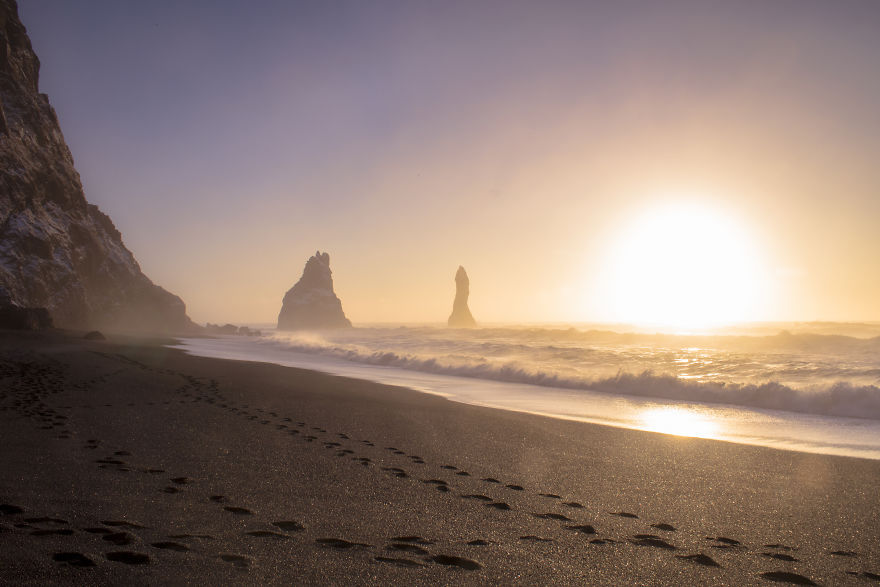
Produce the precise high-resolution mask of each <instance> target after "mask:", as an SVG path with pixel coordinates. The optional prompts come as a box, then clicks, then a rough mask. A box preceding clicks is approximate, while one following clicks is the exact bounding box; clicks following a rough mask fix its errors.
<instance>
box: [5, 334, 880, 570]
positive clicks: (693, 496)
mask: <svg viewBox="0 0 880 587" xmlns="http://www.w3.org/2000/svg"><path fill="white" fill-rule="evenodd" d="M161 342H162V341H159V340H142V339H133V338H123V337H113V336H111V337H110V340H108V341H85V340H82V339H81V334H73V333H63V332H57V333H50V334H45V333H12V332H6V333H2V334H0V442H2V448H0V470H2V475H0V504H2V505H0V545H2V548H0V582H2V583H4V584H46V583H64V584H72V583H78V584H117V585H119V584H125V585H133V584H178V583H180V584H182V583H193V582H200V583H205V584H212V585H216V584H230V583H240V584H264V583H279V584H402V585H412V584H432V585H433V584H566V585H571V584H602V585H636V584H644V585H681V584H685V585H695V584H730V585H748V584H767V583H772V582H779V583H782V584H785V583H788V584H812V583H816V584H829V585H832V584H833V585H841V584H852V585H864V584H872V583H874V582H877V581H880V494H878V490H877V487H878V485H880V462H877V461H870V460H860V459H852V458H843V457H830V456H821V455H812V454H804V453H796V452H787V451H781V450H772V449H765V448H757V447H749V446H742V445H734V444H728V443H723V442H716V441H709V440H699V439H689V438H679V437H673V436H665V435H660V434H652V433H646V432H638V431H630V430H621V429H614V428H607V427H602V426H595V425H590V424H583V423H577V422H567V421H560V420H553V419H549V418H542V417H537V416H531V415H527V414H518V413H512V412H504V411H500V410H492V409H485V408H479V407H473V406H466V405H462V404H456V403H453V402H450V401H447V400H444V399H442V398H439V397H433V396H429V395H425V394H421V393H417V392H413V391H410V390H405V389H399V388H393V387H388V386H382V385H378V384H373V383H369V382H364V381H357V380H352V379H346V378H341V377H332V376H327V375H323V374H319V373H314V372H309V371H303V370H297V369H290V368H284V367H277V366H273V365H264V364H255V363H243V362H231V361H222V360H215V359H205V358H198V357H191V356H187V355H185V354H184V353H182V352H179V351H176V350H170V349H167V348H165V347H163V346H162V345H161Z"/></svg>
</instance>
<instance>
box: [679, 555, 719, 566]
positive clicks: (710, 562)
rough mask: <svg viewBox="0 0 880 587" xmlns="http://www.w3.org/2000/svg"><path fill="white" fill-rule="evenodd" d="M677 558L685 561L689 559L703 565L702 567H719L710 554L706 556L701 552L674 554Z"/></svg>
mask: <svg viewBox="0 0 880 587" xmlns="http://www.w3.org/2000/svg"><path fill="white" fill-rule="evenodd" d="M675 556H677V557H678V558H680V559H682V560H686V561H691V562H692V563H695V564H698V565H703V566H704V567H720V566H721V565H719V564H718V563H716V562H715V559H713V558H712V557H711V556H706V555H705V554H703V553H702V552H701V553H699V554H687V555H685V554H677V555H675Z"/></svg>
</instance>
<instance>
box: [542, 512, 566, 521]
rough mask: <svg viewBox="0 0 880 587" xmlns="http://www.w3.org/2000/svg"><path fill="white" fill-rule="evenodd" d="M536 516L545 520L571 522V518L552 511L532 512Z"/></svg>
mask: <svg viewBox="0 0 880 587" xmlns="http://www.w3.org/2000/svg"><path fill="white" fill-rule="evenodd" d="M532 515H533V516H535V517H536V518H543V519H545V520H557V521H559V522H571V521H572V519H571V518H569V517H568V516H564V515H562V514H555V513H553V512H547V513H546V514H532Z"/></svg>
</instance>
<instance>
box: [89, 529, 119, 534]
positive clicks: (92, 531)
mask: <svg viewBox="0 0 880 587" xmlns="http://www.w3.org/2000/svg"><path fill="white" fill-rule="evenodd" d="M83 530H85V531H86V532H88V533H89V534H112V533H113V530H109V529H107V528H83Z"/></svg>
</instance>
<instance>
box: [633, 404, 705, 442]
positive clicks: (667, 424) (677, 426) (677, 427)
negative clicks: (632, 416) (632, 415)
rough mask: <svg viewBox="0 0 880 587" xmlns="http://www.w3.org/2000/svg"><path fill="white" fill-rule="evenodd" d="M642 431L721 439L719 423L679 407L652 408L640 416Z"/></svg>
mask: <svg viewBox="0 0 880 587" xmlns="http://www.w3.org/2000/svg"><path fill="white" fill-rule="evenodd" d="M638 420H639V422H640V423H641V425H640V426H638V428H639V429H641V430H647V431H649V432H662V433H664V434H675V435H676V436H693V437H696V438H720V437H721V433H722V429H721V426H720V425H719V423H718V422H717V421H715V420H713V419H711V418H708V417H706V416H703V415H701V414H699V413H698V412H695V411H693V410H688V409H685V408H678V407H664V408H651V409H648V410H645V411H644V412H642V413H641V414H639V415H638Z"/></svg>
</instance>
